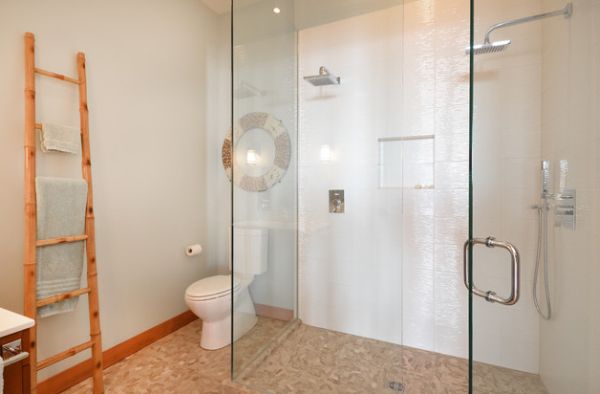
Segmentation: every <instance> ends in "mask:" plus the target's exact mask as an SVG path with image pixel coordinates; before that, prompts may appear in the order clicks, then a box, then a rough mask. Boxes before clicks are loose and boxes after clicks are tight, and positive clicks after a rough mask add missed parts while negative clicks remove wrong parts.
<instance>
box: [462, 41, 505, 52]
mask: <svg viewBox="0 0 600 394" xmlns="http://www.w3.org/2000/svg"><path fill="white" fill-rule="evenodd" d="M509 45H510V40H502V41H496V42H484V43H483V44H478V45H473V54H474V55H483V54H486V53H493V52H502V51H503V50H505V49H506V48H508V46H509ZM469 52H470V49H469V48H467V49H466V50H465V53H466V54H467V55H468V54H469Z"/></svg>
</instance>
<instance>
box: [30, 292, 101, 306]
mask: <svg viewBox="0 0 600 394" xmlns="http://www.w3.org/2000/svg"><path fill="white" fill-rule="evenodd" d="M90 291H92V290H91V289H90V288H89V287H86V288H83V289H77V290H73V291H69V292H66V293H61V294H56V295H53V296H50V297H46V298H42V299H41V300H37V301H36V306H37V307H38V308H41V307H43V306H46V305H50V304H55V303H57V302H61V301H64V300H68V299H69V298H73V297H79V296H80V295H82V294H87V293H89V292H90Z"/></svg>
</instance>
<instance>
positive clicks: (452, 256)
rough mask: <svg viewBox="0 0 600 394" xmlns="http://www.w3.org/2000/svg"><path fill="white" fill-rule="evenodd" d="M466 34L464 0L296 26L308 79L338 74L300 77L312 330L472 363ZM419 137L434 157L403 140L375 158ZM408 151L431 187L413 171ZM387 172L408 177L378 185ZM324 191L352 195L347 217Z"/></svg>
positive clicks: (304, 287)
mask: <svg viewBox="0 0 600 394" xmlns="http://www.w3.org/2000/svg"><path fill="white" fill-rule="evenodd" d="M468 35H469V25H468V2H467V1H464V0H456V1H447V0H444V1H415V2H406V4H405V6H398V7H393V8H389V9H386V10H382V11H378V12H374V13H370V14H366V15H362V16H359V17H355V18H350V19H346V20H342V21H339V22H335V23H331V24H328V25H323V26H319V27H315V28H310V29H307V30H303V31H301V32H300V34H299V67H300V78H301V77H302V76H305V75H311V74H315V73H316V70H318V68H319V66H326V67H328V68H329V69H330V70H331V71H332V72H334V73H337V74H338V75H340V76H341V78H342V83H341V85H340V86H333V87H325V88H316V87H313V86H311V85H308V84H306V83H305V82H304V81H302V80H301V81H300V185H299V204H300V256H299V257H300V263H299V290H300V291H299V300H300V305H299V308H300V317H301V318H302V319H303V321H304V322H305V323H307V324H311V325H315V326H319V327H325V328H329V329H334V330H339V331H343V332H347V333H351V334H356V335H361V336H366V337H371V338H377V339H381V340H385V341H390V342H394V343H402V344H405V345H408V346H414V347H419V348H423V349H428V350H433V351H438V352H442V353H447V354H454V355H459V356H466V354H467V349H468V342H467V336H466V333H467V298H466V291H465V290H464V288H463V285H462V282H461V265H460V264H461V258H462V257H461V256H462V254H461V250H460V248H461V245H462V243H463V242H464V240H465V239H466V237H467V206H468V201H467V197H468V183H467V181H468V100H469V97H468V57H466V56H465V55H464V46H465V45H466V44H467V43H468ZM423 136H427V137H428V138H432V139H431V140H430V141H431V142H433V144H432V148H433V152H431V151H430V150H429V149H424V150H422V151H421V152H420V153H419V151H416V150H414V147H415V145H414V144H413V143H412V142H410V141H411V140H408V141H405V142H404V143H403V144H404V145H405V146H404V148H403V151H402V150H396V152H397V155H396V156H398V155H402V153H403V157H402V158H401V159H397V160H395V161H393V162H390V161H386V157H384V158H382V157H380V144H381V142H380V139H390V140H392V141H391V143H395V142H394V140H395V141H396V142H397V140H398V139H400V138H407V137H408V138H411V137H423ZM421 141H426V140H421ZM383 144H384V145H385V144H386V143H383ZM324 145H326V146H327V147H328V148H329V150H330V151H331V158H330V160H327V161H323V160H321V159H322V158H321V157H320V152H321V150H322V149H323V148H322V147H323V146H324ZM390 146H391V145H390ZM384 149H386V148H384ZM411 153H412V155H411ZM410 156H413V158H412V162H414V163H417V167H418V168H417V169H416V170H415V171H416V173H417V175H420V177H421V178H417V179H425V180H424V181H423V182H421V181H419V182H413V181H412V180H411V177H410V176H409V175H408V172H409V171H411V170H410V165H409V164H410V163H409V162H410V161H411V158H410ZM389 165H397V166H403V170H404V172H402V171H401V173H400V174H397V178H398V180H399V182H396V183H394V182H392V183H390V184H389V185H390V187H386V185H385V184H384V185H383V186H384V187H381V186H382V184H381V182H380V171H382V170H383V171H386V170H387V168H386V166H389ZM431 167H433V185H431V184H430V183H431V182H430V181H429V180H428V179H429V176H428V174H427V172H428V171H431ZM432 186H433V187H432ZM328 189H345V198H346V212H345V213H344V214H330V213H328V204H327V191H328Z"/></svg>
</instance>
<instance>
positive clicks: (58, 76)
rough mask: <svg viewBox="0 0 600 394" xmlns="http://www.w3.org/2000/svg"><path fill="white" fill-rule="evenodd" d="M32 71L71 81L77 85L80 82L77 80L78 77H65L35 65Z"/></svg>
mask: <svg viewBox="0 0 600 394" xmlns="http://www.w3.org/2000/svg"><path fill="white" fill-rule="evenodd" d="M34 71H35V72H36V73H37V74H40V75H44V76H46V77H50V78H54V79H60V80H61V81H65V82H71V83H74V84H76V85H79V84H80V83H81V82H79V80H78V79H75V78H71V77H67V76H66V75H62V74H58V73H54V72H52V71H46V70H42V69H41V68H37V67H35V68H34Z"/></svg>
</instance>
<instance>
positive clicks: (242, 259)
mask: <svg viewBox="0 0 600 394" xmlns="http://www.w3.org/2000/svg"><path fill="white" fill-rule="evenodd" d="M230 234H231V233H230ZM233 242H234V245H233V258H234V259H235V273H236V274H242V275H252V276H254V275H260V274H262V273H264V272H266V271H267V263H268V260H269V230H267V229H265V228H256V227H234V231H233ZM230 245H231V242H230ZM229 269H231V257H230V259H229Z"/></svg>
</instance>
